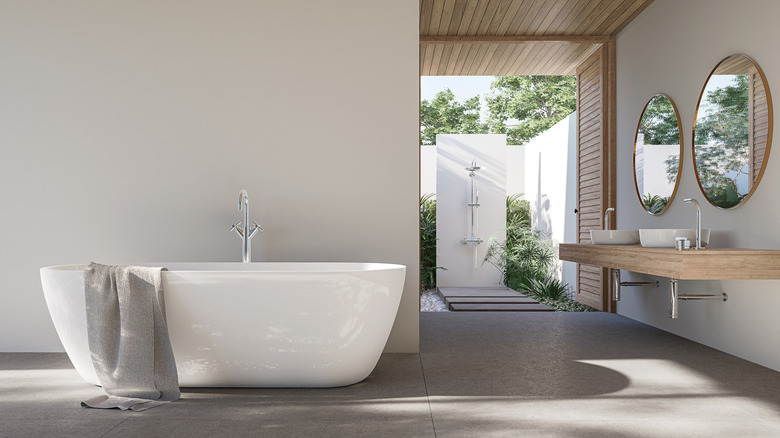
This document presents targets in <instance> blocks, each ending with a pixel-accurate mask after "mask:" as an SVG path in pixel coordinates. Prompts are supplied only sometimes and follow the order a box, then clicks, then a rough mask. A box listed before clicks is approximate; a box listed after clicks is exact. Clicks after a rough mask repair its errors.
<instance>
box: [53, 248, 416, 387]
mask: <svg viewBox="0 0 780 438" xmlns="http://www.w3.org/2000/svg"><path fill="white" fill-rule="evenodd" d="M136 265H140V266H165V267H167V268H168V271H163V273H162V280H163V288H164V294H165V311H166V314H167V323H168V331H169V336H170V340H171V345H172V347H173V353H174V356H175V358H176V367H177V371H178V375H179V385H180V386H184V387H199V386H212V387H214V386H216V387H244V386H246V387H336V386H345V385H350V384H353V383H357V382H359V381H361V380H363V379H365V378H366V377H367V376H368V375H369V374H370V373H371V371H372V370H373V369H374V367H375V366H376V364H377V362H378V360H379V357H380V355H381V354H382V350H383V349H384V346H385V343H386V342H387V339H388V336H389V334H390V329H391V328H392V326H393V321H394V320H395V316H396V313H397V311H398V305H399V302H400V300H401V292H402V290H403V284H404V278H405V275H406V267H405V266H403V265H393V264H381V263H154V264H146V263H143V264H136ZM85 267H86V265H65V266H52V267H46V268H42V269H41V283H42V285H43V292H44V295H45V297H46V304H47V306H48V307H49V313H50V314H51V317H52V321H53V322H54V327H55V328H56V330H57V334H58V335H59V337H60V340H61V341H62V344H63V346H64V348H65V351H66V352H67V354H68V356H69V357H70V360H71V361H72V362H73V365H74V367H75V368H76V371H78V373H79V374H80V375H81V377H82V378H84V380H86V381H87V382H89V383H92V384H98V379H97V376H96V374H95V371H94V368H93V366H92V360H91V357H90V351H89V343H88V339H87V321H86V310H85V307H86V304H85V297H84V268H85Z"/></svg>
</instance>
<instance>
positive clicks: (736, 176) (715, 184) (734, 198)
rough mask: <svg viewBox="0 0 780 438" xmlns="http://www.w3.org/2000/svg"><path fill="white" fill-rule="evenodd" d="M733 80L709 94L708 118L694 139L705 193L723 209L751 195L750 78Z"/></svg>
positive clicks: (702, 120)
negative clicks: (749, 190)
mask: <svg viewBox="0 0 780 438" xmlns="http://www.w3.org/2000/svg"><path fill="white" fill-rule="evenodd" d="M732 76H733V79H732V81H731V82H730V83H729V85H727V86H724V87H720V88H717V89H715V90H713V91H708V92H707V96H706V98H705V101H706V105H702V106H704V107H705V108H706V114H705V115H704V116H701V115H700V116H699V117H698V119H697V120H696V131H695V136H696V137H695V139H694V145H695V146H694V148H695V159H696V170H697V171H698V174H699V181H700V182H701V186H702V189H703V190H704V193H705V195H707V198H709V199H710V201H712V202H713V203H714V204H715V205H717V206H719V207H722V208H729V207H733V206H735V205H737V204H739V203H740V202H741V201H742V199H743V198H744V197H745V196H746V195H747V193H748V188H747V187H748V184H746V181H747V176H748V172H749V168H748V162H749V151H750V148H749V122H750V115H749V86H748V76H747V75H732ZM701 110H702V108H701V107H700V111H701Z"/></svg>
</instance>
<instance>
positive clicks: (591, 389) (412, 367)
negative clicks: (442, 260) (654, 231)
mask: <svg viewBox="0 0 780 438" xmlns="http://www.w3.org/2000/svg"><path fill="white" fill-rule="evenodd" d="M420 326H421V334H420V336H421V352H420V354H384V355H383V356H382V358H381V359H380V361H379V364H378V365H377V368H376V369H375V371H374V372H373V373H372V374H371V376H370V377H369V378H368V379H366V380H365V381H363V382H361V383H358V384H356V385H352V386H349V387H344V388H333V389H263V388H256V389H222V388H219V389H213V388H212V389H205V388H185V389H184V390H183V394H182V399H181V400H179V401H177V402H174V403H171V404H169V405H166V406H162V407H158V408H154V409H150V410H148V411H144V412H136V413H133V412H121V411H113V410H112V411H102V410H89V409H84V408H81V407H79V401H81V400H84V399H86V398H88V397H90V396H93V395H96V394H99V393H100V392H101V390H100V388H96V387H93V386H91V385H88V384H86V383H84V382H83V381H82V380H81V379H80V378H79V377H78V375H77V374H76V372H75V371H74V370H73V368H72V366H71V364H70V362H69V360H68V359H67V356H65V355H64V354H59V353H48V354H47V353H0V436H2V437H59V436H72V437H139V436H143V437H186V438H196V437H214V436H225V437H307V438H308V437H353V436H355V437H557V436H563V437H664V438H666V437H774V436H780V373H778V372H775V371H772V370H770V369H767V368H764V367H761V366H758V365H755V364H752V363H750V362H747V361H744V360H741V359H738V358H736V357H733V356H730V355H728V354H725V353H722V352H719V351H716V350H713V349H711V348H707V347H704V346H702V345H699V344H696V343H693V342H690V341H687V340H685V339H682V338H679V337H676V336H674V335H670V334H668V333H665V332H663V331H660V330H657V329H654V328H652V327H648V326H646V325H643V324H640V323H637V322H634V321H631V320H629V319H626V318H623V317H620V316H617V315H611V314H604V313H561V312H555V313H541V314H536V313H502V312H497V313H489V314H485V313H451V312H440V313H422V314H421V315H420Z"/></svg>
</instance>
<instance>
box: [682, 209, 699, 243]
mask: <svg viewBox="0 0 780 438" xmlns="http://www.w3.org/2000/svg"><path fill="white" fill-rule="evenodd" d="M683 202H685V203H688V204H690V203H693V204H694V205H696V249H703V247H702V246H701V207H700V206H699V201H697V200H696V199H694V198H685V199H683Z"/></svg>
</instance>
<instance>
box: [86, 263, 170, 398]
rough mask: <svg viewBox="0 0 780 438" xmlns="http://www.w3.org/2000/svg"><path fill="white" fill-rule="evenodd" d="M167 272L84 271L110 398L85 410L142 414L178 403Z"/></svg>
mask: <svg viewBox="0 0 780 438" xmlns="http://www.w3.org/2000/svg"><path fill="white" fill-rule="evenodd" d="M163 270H165V268H160V267H157V268H148V267H140V266H107V265H100V264H97V263H94V262H93V263H90V264H89V266H88V267H87V269H86V270H85V271H84V286H85V294H86V304H87V335H88V338H89V349H90V352H91V354H92V364H93V366H94V368H95V372H96V373H97V376H98V379H99V380H100V384H101V386H103V390H104V391H105V392H106V394H105V395H99V396H97V397H93V398H91V399H89V400H87V401H84V402H82V403H81V405H82V406H85V407H92V408H119V409H123V410H125V409H131V410H134V411H142V410H145V409H149V408H153V407H155V406H159V405H160V404H163V403H167V402H170V401H174V400H178V399H179V396H180V395H181V393H180V391H179V380H178V375H177V373H176V361H175V359H174V357H173V350H172V348H171V343H170V340H169V338H168V328H167V325H166V323H165V304H164V300H163V289H162V274H161V272H162V271H163Z"/></svg>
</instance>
